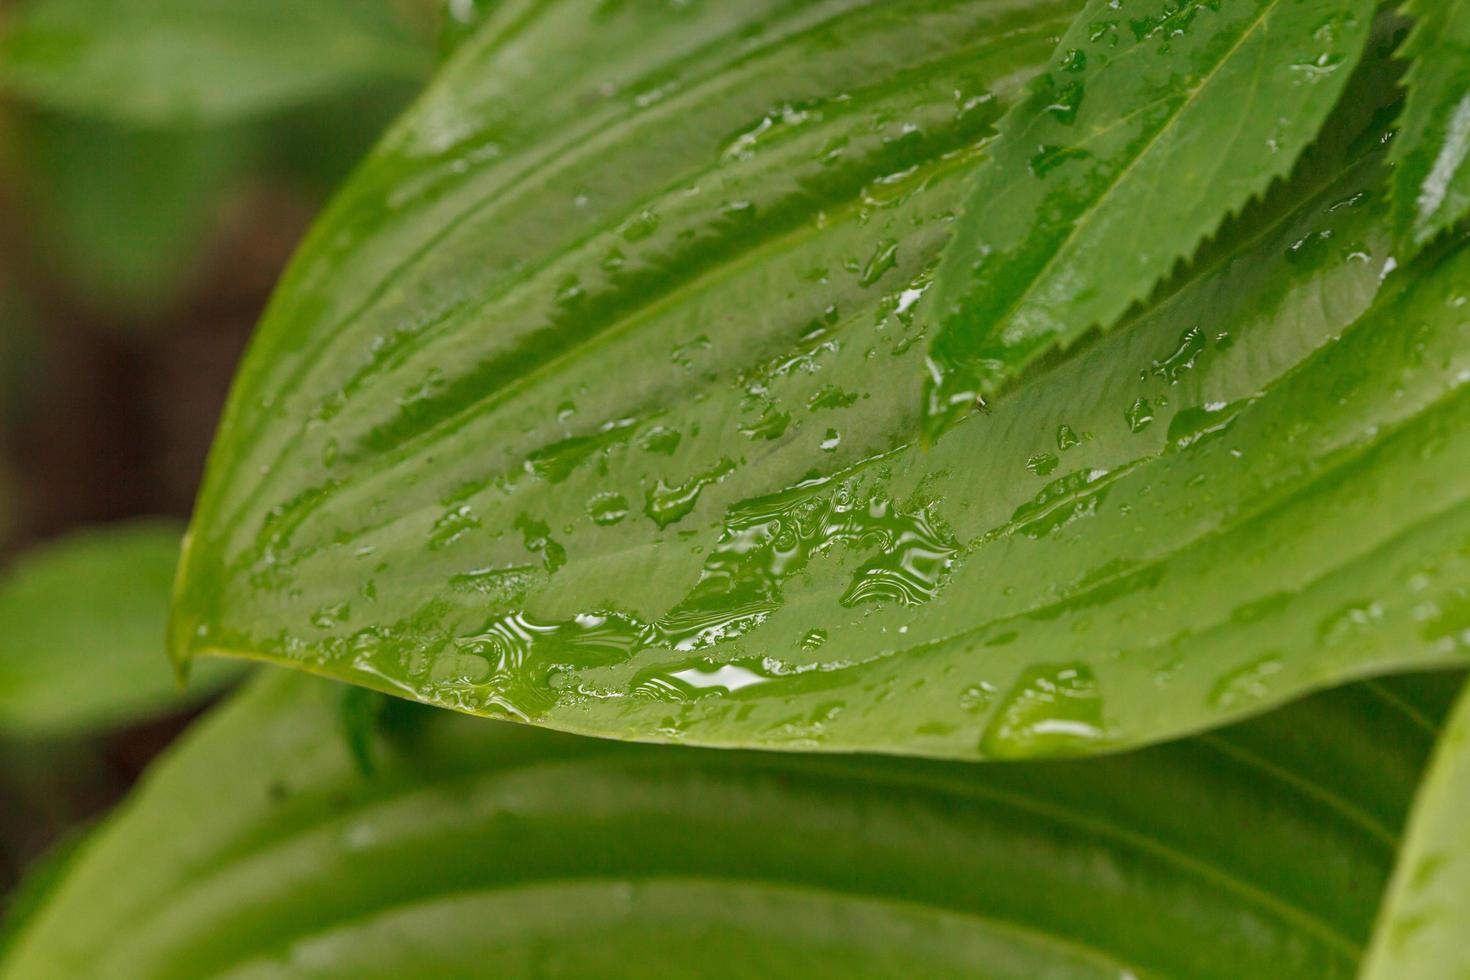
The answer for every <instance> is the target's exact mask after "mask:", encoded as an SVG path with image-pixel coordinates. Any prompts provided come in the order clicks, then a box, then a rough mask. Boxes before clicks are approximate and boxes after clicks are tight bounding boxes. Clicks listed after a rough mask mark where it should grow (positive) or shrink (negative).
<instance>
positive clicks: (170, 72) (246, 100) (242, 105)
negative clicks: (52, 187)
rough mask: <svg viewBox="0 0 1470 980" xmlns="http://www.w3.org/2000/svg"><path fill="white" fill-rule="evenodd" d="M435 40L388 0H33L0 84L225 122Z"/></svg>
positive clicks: (120, 115)
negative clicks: (422, 34)
mask: <svg viewBox="0 0 1470 980" xmlns="http://www.w3.org/2000/svg"><path fill="white" fill-rule="evenodd" d="M432 57H433V55H432V50H431V45H429V44H428V43H427V42H426V41H425V40H424V39H422V38H420V37H418V36H417V35H416V34H415V33H414V31H413V30H412V29H411V28H410V27H409V26H408V25H407V24H405V23H404V22H403V19H402V17H401V16H400V13H399V12H397V11H396V9H395V6H394V4H393V3H391V2H390V0H309V2H302V0H249V2H241V0H29V2H27V3H24V4H23V5H21V6H20V7H19V8H18V9H17V10H16V12H15V13H14V14H13V15H12V16H11V17H10V18H9V23H8V24H7V25H6V29H5V31H4V33H3V34H0V89H8V90H10V91H12V92H14V93H17V94H19V95H22V96H24V97H26V98H28V99H31V100H34V101H36V102H39V103H41V104H44V105H47V106H51V107H54V108H59V109H65V110H69V111H73V112H80V113H85V114H88V115H95V116H100V117H102V118H104V119H109V120H120V121H124V122H130V123H141V124H147V125H160V124H168V125H177V124H199V123H218V122H223V121H228V120H233V119H238V118H241V117H244V116H249V115H254V114H257V113H260V112H263V111H266V110H270V109H275V108H279V107H281V106H285V105H291V104H295V103H299V102H301V101H303V100H305V99H308V98H312V97H315V96H318V95H323V94H326V93H329V92H333V91H337V90H340V89H342V88H345V87H348V86H352V85H356V84H360V83H363V82H371V81H377V80H381V79H384V78H402V77H405V76H409V77H417V76H419V75H421V74H422V73H423V72H424V71H426V70H427V68H428V66H429V63H430V62H431V60H432Z"/></svg>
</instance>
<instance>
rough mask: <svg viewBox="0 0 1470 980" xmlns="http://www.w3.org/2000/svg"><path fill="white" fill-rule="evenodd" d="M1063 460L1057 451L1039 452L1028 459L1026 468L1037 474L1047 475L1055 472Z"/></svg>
mask: <svg viewBox="0 0 1470 980" xmlns="http://www.w3.org/2000/svg"><path fill="white" fill-rule="evenodd" d="M1061 462H1062V461H1061V460H1060V459H1058V458H1057V456H1056V454H1055V453H1037V454H1036V455H1034V456H1032V457H1031V458H1030V459H1028V460H1026V468H1027V469H1028V470H1030V471H1031V472H1032V473H1035V474H1036V475H1037V476H1046V475H1048V474H1050V473H1051V472H1053V471H1054V470H1055V469H1056V468H1057V466H1058V465H1060V464H1061Z"/></svg>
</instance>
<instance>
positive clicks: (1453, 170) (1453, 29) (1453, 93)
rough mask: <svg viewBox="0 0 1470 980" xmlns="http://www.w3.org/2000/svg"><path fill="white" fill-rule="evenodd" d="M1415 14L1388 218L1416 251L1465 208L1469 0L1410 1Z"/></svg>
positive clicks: (1469, 191)
mask: <svg viewBox="0 0 1470 980" xmlns="http://www.w3.org/2000/svg"><path fill="white" fill-rule="evenodd" d="M1404 12H1405V13H1409V14H1412V15H1414V16H1415V17H1416V18H1418V23H1417V24H1415V26H1414V30H1413V33H1412V34H1410V35H1409V39H1408V41H1407V42H1405V44H1404V48H1403V57H1405V58H1407V59H1411V60H1412V62H1413V63H1412V65H1411V66H1410V68H1409V71H1408V75H1407V76H1406V78H1405V84H1406V86H1407V88H1408V90H1409V97H1408V99H1407V101H1406V102H1405V103H1404V114H1403V118H1402V119H1401V120H1400V123H1399V134H1398V137H1397V138H1396V140H1395V142H1394V150H1393V159H1394V163H1395V165H1396V166H1397V170H1396V171H1395V173H1394V223H1395V226H1396V230H1397V232H1398V234H1399V239H1400V241H1401V242H1402V243H1403V244H1404V248H1405V249H1406V250H1407V251H1408V252H1409V253H1411V254H1412V253H1413V252H1417V251H1418V250H1419V249H1420V248H1422V247H1423V246H1424V245H1426V244H1427V243H1428V242H1429V241H1431V240H1432V239H1433V238H1435V237H1436V236H1438V235H1440V234H1443V233H1444V232H1445V231H1447V230H1448V229H1450V228H1453V227H1454V226H1455V225H1456V224H1457V223H1458V222H1459V221H1460V219H1461V218H1463V217H1465V215H1466V213H1470V2H1466V0H1409V2H1408V3H1405V4H1404Z"/></svg>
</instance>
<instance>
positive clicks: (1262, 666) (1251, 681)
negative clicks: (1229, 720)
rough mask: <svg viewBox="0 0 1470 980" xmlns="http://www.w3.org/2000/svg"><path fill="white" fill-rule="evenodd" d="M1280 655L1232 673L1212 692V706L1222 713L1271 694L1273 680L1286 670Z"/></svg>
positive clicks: (1219, 682)
mask: <svg viewBox="0 0 1470 980" xmlns="http://www.w3.org/2000/svg"><path fill="white" fill-rule="evenodd" d="M1284 667H1285V665H1284V664H1283V662H1282V660H1281V657H1280V655H1278V654H1269V655H1267V656H1265V657H1261V658H1260V659H1259V660H1255V661H1252V662H1251V663H1248V664H1246V665H1245V666H1244V667H1241V668H1239V669H1238V670H1234V671H1231V672H1230V673H1228V674H1226V675H1225V676H1224V677H1221V678H1220V680H1219V681H1218V682H1217V683H1216V684H1215V688H1214V690H1213V691H1211V692H1210V705H1211V707H1214V708H1217V709H1219V710H1221V711H1225V710H1228V709H1231V708H1238V707H1241V706H1243V705H1247V704H1250V703H1252V702H1254V701H1260V700H1263V699H1264V698H1266V697H1268V696H1269V695H1270V693H1271V678H1272V677H1275V676H1276V675H1277V674H1280V673H1281V671H1282V670H1283V669H1284Z"/></svg>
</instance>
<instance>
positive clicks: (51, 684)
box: [0, 522, 238, 737]
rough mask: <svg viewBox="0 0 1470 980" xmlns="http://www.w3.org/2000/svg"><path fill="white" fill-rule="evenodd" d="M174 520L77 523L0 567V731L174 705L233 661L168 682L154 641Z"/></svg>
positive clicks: (174, 554)
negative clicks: (192, 679)
mask: <svg viewBox="0 0 1470 980" xmlns="http://www.w3.org/2000/svg"><path fill="white" fill-rule="evenodd" d="M178 550H179V529H178V528H177V527H174V526H172V525H170V524H166V523H154V522H139V523H133V524H124V525H115V526H110V527H99V528H96V529H92V530H87V531H82V532H77V533H75V534H73V535H72V536H70V537H67V538H64V539H61V540H59V541H56V542H54V543H50V544H47V545H44V546H42V547H39V548H37V549H36V550H33V551H31V552H28V553H26V554H24V555H22V556H21V557H20V558H19V559H17V560H16V561H15V562H14V563H13V564H12V565H11V566H10V567H9V568H8V569H6V570H5V572H4V574H3V576H0V735H4V736H10V737H41V736H52V735H65V734H75V733H78V732H84V731H95V730H98V729H102V728H108V727H113V726H116V725H119V724H125V723H127V722H130V721H141V720H146V719H148V718H152V717H155V716H157V715H159V714H162V713H165V712H169V711H178V710H179V709H181V708H182V707H184V706H186V705H187V704H189V703H191V702H192V701H197V700H198V699H199V698H200V697H201V696H202V695H206V694H209V693H211V692H213V691H215V690H217V689H218V688H219V687H220V685H221V684H222V683H224V682H225V681H226V680H228V679H229V678H230V677H232V676H234V675H235V674H236V673H238V671H237V670H236V669H234V668H233V667H225V666H224V665H220V664H211V665H209V669H208V670H207V671H206V672H205V673H204V674H203V675H202V676H200V677H199V678H198V680H197V682H196V683H194V684H193V685H191V688H190V692H189V694H188V695H187V696H186V695H185V693H184V692H182V691H180V689H179V686H178V683H177V682H176V681H175V679H174V677H173V674H172V672H171V671H170V670H169V664H168V657H167V656H166V654H165V652H164V650H165V648H164V632H165V623H166V621H167V618H168V600H169V587H170V584H171V581H172V578H173V572H174V566H175V563H176V561H177V558H178Z"/></svg>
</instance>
